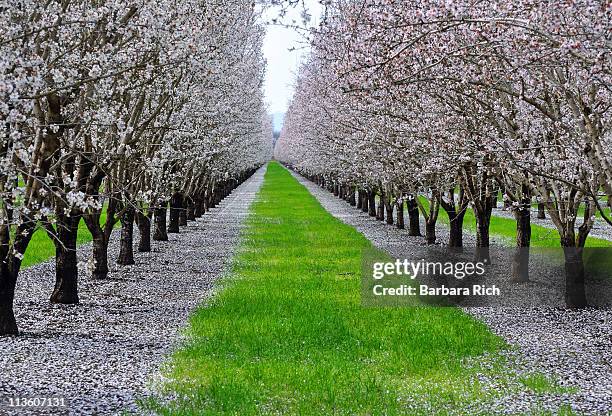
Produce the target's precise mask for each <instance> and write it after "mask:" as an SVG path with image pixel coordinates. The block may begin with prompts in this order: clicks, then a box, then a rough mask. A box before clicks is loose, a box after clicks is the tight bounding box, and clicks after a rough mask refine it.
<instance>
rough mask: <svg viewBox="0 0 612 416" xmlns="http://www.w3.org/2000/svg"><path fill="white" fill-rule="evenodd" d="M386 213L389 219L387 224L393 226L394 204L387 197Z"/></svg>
mask: <svg viewBox="0 0 612 416" xmlns="http://www.w3.org/2000/svg"><path fill="white" fill-rule="evenodd" d="M385 211H386V217H387V224H389V225H393V204H392V203H391V201H389V199H388V198H387V197H386V196H385Z"/></svg>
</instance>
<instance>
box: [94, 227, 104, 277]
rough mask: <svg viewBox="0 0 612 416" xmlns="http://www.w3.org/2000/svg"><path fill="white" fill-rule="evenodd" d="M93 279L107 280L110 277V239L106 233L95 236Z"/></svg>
mask: <svg viewBox="0 0 612 416" xmlns="http://www.w3.org/2000/svg"><path fill="white" fill-rule="evenodd" d="M92 256H93V270H92V271H91V277H92V278H93V279H100V280H101V279H106V278H107V277H108V239H107V238H106V236H105V235H104V233H97V234H96V235H94V236H93V252H92Z"/></svg>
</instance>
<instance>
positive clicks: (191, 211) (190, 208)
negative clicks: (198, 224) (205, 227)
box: [187, 198, 196, 221]
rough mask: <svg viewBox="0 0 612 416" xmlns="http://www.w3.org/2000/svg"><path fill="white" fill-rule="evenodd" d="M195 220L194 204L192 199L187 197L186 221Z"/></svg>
mask: <svg viewBox="0 0 612 416" xmlns="http://www.w3.org/2000/svg"><path fill="white" fill-rule="evenodd" d="M195 220H196V215H195V204H194V202H193V199H192V198H189V200H188V202H187V221H195Z"/></svg>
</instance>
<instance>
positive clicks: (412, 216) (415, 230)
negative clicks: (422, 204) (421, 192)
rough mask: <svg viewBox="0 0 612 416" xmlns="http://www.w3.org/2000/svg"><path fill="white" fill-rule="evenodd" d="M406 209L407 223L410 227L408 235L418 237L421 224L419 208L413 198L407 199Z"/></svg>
mask: <svg viewBox="0 0 612 416" xmlns="http://www.w3.org/2000/svg"><path fill="white" fill-rule="evenodd" d="M406 207H407V208H408V222H409V226H410V228H409V232H408V235H411V236H415V237H416V236H418V237H420V236H421V222H420V220H419V207H418V205H417V203H416V200H415V197H414V196H412V197H410V198H408V200H407V201H406Z"/></svg>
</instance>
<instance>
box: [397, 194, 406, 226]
mask: <svg viewBox="0 0 612 416" xmlns="http://www.w3.org/2000/svg"><path fill="white" fill-rule="evenodd" d="M395 205H396V210H395V211H396V212H397V214H396V221H395V226H396V227H397V228H399V229H400V230H403V229H404V227H405V225H404V200H403V199H401V198H400V199H399V201H398V202H397V203H396V204H395Z"/></svg>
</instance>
